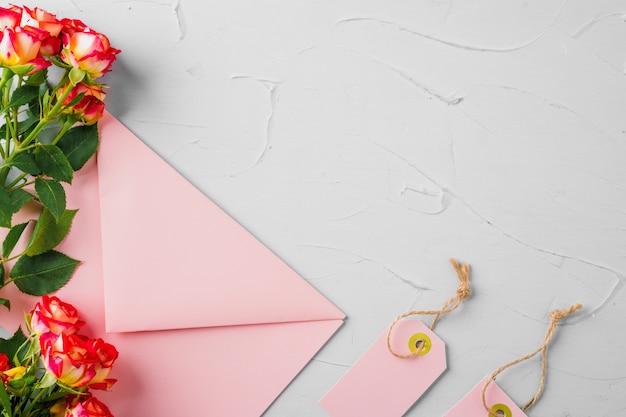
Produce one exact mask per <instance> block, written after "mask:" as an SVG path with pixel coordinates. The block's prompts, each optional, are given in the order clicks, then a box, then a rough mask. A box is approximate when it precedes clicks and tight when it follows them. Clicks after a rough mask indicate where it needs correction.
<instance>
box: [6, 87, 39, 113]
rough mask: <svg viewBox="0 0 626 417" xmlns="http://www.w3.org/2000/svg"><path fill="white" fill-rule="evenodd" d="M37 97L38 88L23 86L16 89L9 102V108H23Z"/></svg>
mask: <svg viewBox="0 0 626 417" xmlns="http://www.w3.org/2000/svg"><path fill="white" fill-rule="evenodd" d="M37 97H39V87H37V86H34V85H23V86H21V87H17V88H16V89H15V91H14V92H13V94H12V95H11V100H10V101H9V105H8V107H9V108H12V107H19V106H23V105H24V104H28V103H30V102H31V101H32V100H34V99H36V98H37Z"/></svg>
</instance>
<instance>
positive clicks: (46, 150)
mask: <svg viewBox="0 0 626 417" xmlns="http://www.w3.org/2000/svg"><path fill="white" fill-rule="evenodd" d="M34 153H35V159H36V160H37V165H38V166H39V168H41V171H42V172H43V173H44V174H46V175H48V176H49V177H52V178H54V179H55V180H57V181H63V182H67V183H71V182H72V178H73V176H74V169H73V168H72V165H70V161H68V160H67V157H66V156H65V154H64V153H63V151H62V150H61V149H59V147H58V146H56V145H40V146H38V147H37V149H35V152H34Z"/></svg>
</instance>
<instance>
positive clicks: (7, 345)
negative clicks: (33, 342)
mask: <svg viewBox="0 0 626 417" xmlns="http://www.w3.org/2000/svg"><path fill="white" fill-rule="evenodd" d="M24 342H26V336H24V333H23V332H22V328H21V327H18V329H17V330H16V331H15V333H13V336H11V337H10V338H8V339H0V352H2V353H4V354H5V355H7V356H8V357H9V359H10V360H11V362H13V358H14V357H15V355H16V354H17V351H18V350H19V349H20V346H22V345H23V344H24ZM19 359H20V360H21V359H23V356H22V357H21V358H19ZM13 364H14V365H15V363H13Z"/></svg>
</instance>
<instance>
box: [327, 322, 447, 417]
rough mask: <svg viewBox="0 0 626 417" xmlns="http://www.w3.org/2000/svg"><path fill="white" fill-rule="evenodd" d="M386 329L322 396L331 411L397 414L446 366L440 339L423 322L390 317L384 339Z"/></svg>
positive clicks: (349, 416) (372, 416)
mask: <svg viewBox="0 0 626 417" xmlns="http://www.w3.org/2000/svg"><path fill="white" fill-rule="evenodd" d="M387 337H388V331H385V332H384V333H383V334H382V335H380V337H379V338H378V339H376V341H375V342H374V343H373V344H372V346H370V348H369V349H368V350H367V351H366V352H365V353H364V354H363V355H362V356H361V357H360V358H359V359H358V360H357V362H356V363H355V364H354V366H352V368H350V370H348V372H346V374H345V375H344V376H343V377H342V378H341V379H340V380H339V382H338V383H337V384H336V385H335V386H334V387H333V388H332V389H331V390H330V391H329V392H328V393H327V394H326V396H324V398H322V400H321V401H320V405H321V406H322V407H323V408H324V409H325V410H326V411H327V412H328V413H329V414H330V415H331V416H333V417H355V416H358V417H381V416H385V417H393V416H398V417H400V416H402V415H403V414H404V413H406V411H407V410H408V409H409V408H410V407H411V405H413V403H414V402H415V401H417V399H418V398H419V397H421V396H422V394H423V393H424V392H426V390H427V389H428V387H430V386H431V385H432V383H433V382H435V380H436V379H437V378H439V376H440V375H441V374H442V373H443V371H444V370H445V369H446V352H445V345H444V343H443V341H442V340H441V339H439V337H437V335H435V334H434V333H433V332H432V331H431V330H430V329H429V328H428V327H427V326H426V325H425V324H424V323H422V322H421V321H419V320H407V321H400V322H397V323H395V327H394V329H393V334H392V335H391V337H390V339H389V343H390V345H391V348H392V349H393V351H394V352H397V353H398V354H401V355H407V356H410V355H412V354H413V352H415V351H417V350H418V349H419V352H418V353H417V354H415V356H414V357H410V358H408V359H406V358H405V359H403V358H399V357H396V356H394V355H393V354H392V353H391V351H390V350H389V346H388V345H387Z"/></svg>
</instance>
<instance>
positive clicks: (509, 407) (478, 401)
mask: <svg viewBox="0 0 626 417" xmlns="http://www.w3.org/2000/svg"><path fill="white" fill-rule="evenodd" d="M486 381H487V378H485V379H483V380H482V381H480V382H479V383H478V385H476V386H475V387H474V388H472V390H471V391H470V392H468V393H467V395H466V396H465V397H463V398H462V399H461V401H459V402H458V403H456V405H455V406H454V407H452V408H451V409H450V410H449V411H448V412H447V413H446V414H444V416H443V417H489V413H488V412H487V410H485V406H484V405H483V387H484V386H485V382H486ZM485 399H486V401H487V405H488V406H489V407H491V411H492V412H494V413H496V414H500V415H502V417H527V416H526V414H524V412H523V411H522V410H520V409H519V407H518V406H517V405H515V403H514V402H513V400H511V398H509V396H508V395H506V394H505V392H504V391H502V389H501V388H500V387H499V386H497V385H496V383H495V382H493V381H492V382H491V383H490V384H489V386H488V387H487V391H486V392H485ZM498 412H499V413H498Z"/></svg>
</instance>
